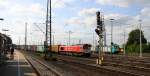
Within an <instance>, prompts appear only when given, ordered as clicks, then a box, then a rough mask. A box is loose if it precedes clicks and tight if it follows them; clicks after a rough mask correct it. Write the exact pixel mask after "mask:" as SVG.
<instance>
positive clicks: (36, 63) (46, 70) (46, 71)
mask: <svg viewBox="0 0 150 76" xmlns="http://www.w3.org/2000/svg"><path fill="white" fill-rule="evenodd" d="M26 59H27V60H28V62H29V63H30V64H31V65H32V67H33V68H34V69H35V71H36V72H37V74H38V75H39V76H62V75H61V74H60V73H59V72H57V71H56V70H55V69H53V68H51V67H50V66H47V65H45V64H44V63H43V62H41V61H40V60H38V59H36V58H33V57H30V56H26Z"/></svg>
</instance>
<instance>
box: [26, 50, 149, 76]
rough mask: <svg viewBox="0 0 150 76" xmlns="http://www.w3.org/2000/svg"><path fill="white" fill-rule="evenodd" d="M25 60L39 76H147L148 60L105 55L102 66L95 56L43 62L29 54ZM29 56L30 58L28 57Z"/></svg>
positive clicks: (68, 57) (62, 57) (65, 57)
mask: <svg viewBox="0 0 150 76" xmlns="http://www.w3.org/2000/svg"><path fill="white" fill-rule="evenodd" d="M24 53H25V56H26V55H27V56H26V58H27V60H28V61H29V62H30V63H31V65H32V66H33V67H34V69H35V70H36V71H37V73H38V74H39V75H40V76H149V75H150V58H148V57H143V58H139V57H134V56H132V57H131V56H130V57H126V56H121V55H105V56H104V61H103V64H102V65H98V64H96V56H93V57H89V58H83V57H72V56H65V55H54V57H55V58H56V59H57V60H56V61H55V60H49V61H45V60H44V59H43V58H41V57H39V56H37V55H34V54H32V53H29V52H24ZM29 54H30V56H29Z"/></svg>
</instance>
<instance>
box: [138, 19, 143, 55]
mask: <svg viewBox="0 0 150 76" xmlns="http://www.w3.org/2000/svg"><path fill="white" fill-rule="evenodd" d="M139 22H140V57H142V37H141V36H142V26H141V25H142V23H141V22H142V20H139Z"/></svg>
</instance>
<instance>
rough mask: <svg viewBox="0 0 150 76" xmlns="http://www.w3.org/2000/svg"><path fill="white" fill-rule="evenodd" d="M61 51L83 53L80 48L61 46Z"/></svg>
mask: <svg viewBox="0 0 150 76" xmlns="http://www.w3.org/2000/svg"><path fill="white" fill-rule="evenodd" d="M59 51H60V52H61V51H63V52H74V53H81V52H83V50H82V48H81V47H80V46H60V47H59Z"/></svg>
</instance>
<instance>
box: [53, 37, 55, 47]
mask: <svg viewBox="0 0 150 76" xmlns="http://www.w3.org/2000/svg"><path fill="white" fill-rule="evenodd" d="M54 41H55V39H54V35H53V45H55V42H54Z"/></svg>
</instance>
